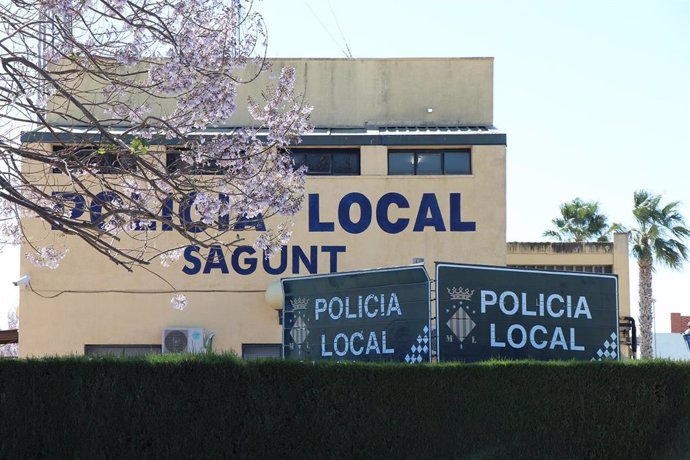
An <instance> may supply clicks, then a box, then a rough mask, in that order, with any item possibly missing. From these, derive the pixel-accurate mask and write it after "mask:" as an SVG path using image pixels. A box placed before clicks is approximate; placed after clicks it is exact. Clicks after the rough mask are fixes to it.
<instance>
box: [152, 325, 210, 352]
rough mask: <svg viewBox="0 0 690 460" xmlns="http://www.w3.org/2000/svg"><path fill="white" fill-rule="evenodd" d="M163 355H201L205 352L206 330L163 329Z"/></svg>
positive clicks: (194, 328)
mask: <svg viewBox="0 0 690 460" xmlns="http://www.w3.org/2000/svg"><path fill="white" fill-rule="evenodd" d="M161 343H162V347H163V353H200V352H202V351H203V350H204V330H203V329H202V328H200V327H176V328H170V329H163V340H162V342H161Z"/></svg>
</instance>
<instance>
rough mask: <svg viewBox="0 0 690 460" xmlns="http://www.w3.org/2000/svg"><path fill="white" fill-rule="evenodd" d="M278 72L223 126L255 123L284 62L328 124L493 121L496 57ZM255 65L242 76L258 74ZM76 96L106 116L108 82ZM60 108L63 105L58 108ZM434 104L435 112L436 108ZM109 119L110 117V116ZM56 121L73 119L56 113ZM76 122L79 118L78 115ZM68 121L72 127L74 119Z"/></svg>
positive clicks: (316, 65)
mask: <svg viewBox="0 0 690 460" xmlns="http://www.w3.org/2000/svg"><path fill="white" fill-rule="evenodd" d="M270 62H271V64H272V71H271V72H266V73H263V74H261V75H260V76H259V77H257V78H256V80H255V81H253V82H252V84H251V85H240V86H239V88H238V95H237V99H236V100H237V104H238V108H237V112H236V113H235V114H234V115H233V116H232V118H230V119H229V120H227V122H225V123H221V124H220V125H219V126H245V125H251V124H253V120H252V119H251V117H250V116H249V113H248V111H247V110H246V101H247V98H248V97H252V98H253V99H254V100H257V101H261V91H262V90H263V89H265V88H267V87H269V86H271V85H272V84H274V78H277V75H279V74H280V69H281V68H282V67H294V69H295V76H296V84H295V88H296V91H297V93H298V94H301V95H304V102H305V103H306V104H308V105H311V106H313V107H314V111H313V113H312V123H314V125H316V126H327V127H362V126H398V125H401V126H469V125H482V126H486V125H491V124H492V123H493V58H488V57H487V58H409V59H356V60H349V59H271V60H270ZM255 73H256V69H255V68H254V67H251V66H250V67H249V68H248V69H246V71H245V72H244V73H243V76H241V77H240V78H242V79H244V80H247V79H249V78H250V77H252V78H253V77H254V76H255ZM73 85H74V87H75V90H74V91H73V92H72V94H73V95H74V97H76V98H77V99H79V100H80V101H82V102H84V103H86V104H87V107H89V108H90V109H92V110H93V111H94V114H95V115H96V117H97V118H102V117H103V111H102V108H101V107H99V106H98V102H99V100H98V97H99V95H100V94H102V89H103V85H102V84H98V83H97V82H95V81H94V80H92V79H90V78H88V76H82V77H75V78H74V81H73ZM134 101H136V103H135V104H134V106H139V105H141V104H143V103H145V104H147V105H149V106H150V107H151V109H152V112H151V114H152V115H155V116H160V115H161V114H166V113H171V111H172V110H173V108H174V100H173V99H171V98H169V99H160V98H158V99H156V98H152V97H146V98H144V96H140V97H139V96H138V97H136V98H135V99H134ZM52 103H53V104H54V105H53V106H52V107H53V108H54V109H55V110H56V111H59V112H64V111H66V112H67V113H69V114H70V115H71V116H73V117H76V119H80V118H82V117H83V115H81V114H80V113H79V112H78V111H77V109H76V106H75V105H74V104H68V103H67V101H66V100H65V99H64V98H60V97H55V98H54V100H53V101H52ZM58 108H59V109H58ZM428 109H431V111H429V110H428ZM106 118H107V117H106ZM48 120H49V122H51V123H62V124H64V123H66V122H67V121H66V120H67V119H66V118H64V117H62V116H60V115H57V114H51V115H50V116H49V117H48ZM69 123H73V120H71V121H70V122H69ZM69 123H68V124H69Z"/></svg>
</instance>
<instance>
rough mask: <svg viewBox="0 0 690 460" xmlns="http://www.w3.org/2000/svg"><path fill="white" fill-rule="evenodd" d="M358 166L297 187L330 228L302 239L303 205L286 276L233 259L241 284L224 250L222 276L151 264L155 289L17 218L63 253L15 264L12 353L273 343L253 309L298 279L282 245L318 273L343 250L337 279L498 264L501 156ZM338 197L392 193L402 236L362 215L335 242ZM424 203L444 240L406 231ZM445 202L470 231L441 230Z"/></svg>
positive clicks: (481, 153) (368, 155)
mask: <svg viewBox="0 0 690 460" xmlns="http://www.w3.org/2000/svg"><path fill="white" fill-rule="evenodd" d="M362 157H363V161H362V175H361V176H328V177H309V179H308V186H307V194H318V195H319V220H320V221H321V222H333V223H334V227H335V229H334V231H333V232H313V231H309V225H308V212H309V207H308V205H307V203H305V207H304V208H303V210H302V211H301V212H300V213H299V214H298V215H297V216H296V217H295V218H294V224H295V226H294V233H293V237H292V239H291V241H290V243H289V244H288V247H287V256H288V257H287V270H286V271H285V273H284V274H282V275H268V274H267V273H266V272H265V271H264V269H263V268H262V257H261V255H260V254H258V253H257V254H254V255H248V254H244V255H243V256H242V257H241V258H240V259H239V265H240V266H241V267H243V268H246V267H247V266H249V265H248V264H252V263H254V262H255V263H256V264H257V265H258V266H259V268H257V270H256V271H255V272H254V273H253V274H251V275H240V274H237V273H236V272H235V271H234V270H233V268H232V267H231V266H230V265H231V263H230V260H231V257H232V254H231V252H230V251H226V252H225V257H226V260H227V262H228V265H229V266H230V267H229V273H227V274H224V273H222V272H221V270H220V269H215V270H212V271H211V273H208V274H204V273H197V274H195V275H187V274H185V273H183V272H182V267H183V266H185V265H187V266H191V263H189V262H185V261H184V260H182V259H181V260H180V261H178V262H177V263H176V264H174V265H173V266H172V267H170V268H167V269H166V268H163V267H161V266H160V265H159V264H158V263H154V264H152V265H151V267H150V269H151V270H152V271H153V272H155V273H156V274H157V275H160V277H162V278H164V279H165V281H163V280H162V279H161V278H159V277H157V276H155V275H154V274H152V273H150V272H148V271H146V270H143V269H135V271H134V272H133V273H128V272H126V271H124V270H123V269H121V268H118V267H116V266H115V265H113V264H112V263H111V262H109V261H108V260H107V259H105V258H104V257H102V256H99V255H97V254H95V253H94V252H93V251H92V250H90V249H89V248H88V247H86V245H85V244H84V243H82V242H79V241H78V240H77V239H76V238H74V237H63V236H61V235H60V234H58V233H57V232H53V231H51V230H50V229H49V228H47V227H46V226H45V225H44V224H43V223H41V222H39V221H37V220H27V221H26V222H25V223H26V231H27V232H28V234H29V235H31V236H32V237H33V238H34V240H39V241H43V242H45V243H46V244H48V243H50V242H53V241H54V242H55V243H56V244H57V245H58V246H60V245H63V244H64V246H65V247H67V248H68V249H69V252H68V255H67V257H66V258H65V259H64V260H63V263H62V264H61V266H60V268H59V269H57V270H50V269H47V268H37V267H35V266H33V265H31V264H30V263H29V262H28V261H26V260H23V261H22V267H21V270H22V273H23V274H30V275H31V285H32V288H33V291H31V290H23V291H22V292H21V296H20V304H21V321H22V335H21V344H20V353H21V355H22V356H33V355H44V354H56V353H57V354H67V353H76V354H80V353H83V352H84V345H88V344H157V343H160V340H161V331H162V329H164V328H167V327H176V326H189V327H202V328H204V329H205V330H207V331H213V332H215V334H216V336H215V339H214V346H215V348H216V350H233V351H236V352H238V353H239V352H241V347H242V344H243V343H279V342H280V340H281V335H280V330H281V329H280V326H279V324H278V315H277V312H276V310H274V309H273V307H272V306H270V305H268V304H267V302H266V300H265V299H264V291H265V290H266V288H267V287H268V286H269V285H270V284H271V283H272V282H275V281H277V280H279V279H280V278H281V277H283V276H293V275H305V274H308V271H307V270H306V269H305V267H304V264H302V263H300V264H297V266H296V267H295V266H294V265H293V255H292V254H293V251H294V246H299V247H300V248H302V250H304V251H305V252H306V253H307V254H309V249H310V246H315V247H316V248H317V249H316V250H317V252H318V260H317V264H318V272H319V273H327V272H329V270H330V268H331V267H330V264H331V259H330V257H331V256H330V254H329V253H328V252H324V247H328V246H343V247H344V248H345V252H342V253H340V254H338V257H337V270H338V271H347V270H356V269H366V268H375V267H388V266H399V265H406V264H409V263H411V262H412V259H413V258H415V257H421V258H424V259H425V261H426V264H427V270H428V271H429V273H433V268H434V266H433V262H434V261H437V260H443V261H457V262H466V263H482V264H492V265H504V264H505V262H506V259H505V257H506V254H505V225H506V223H505V196H506V192H505V147H503V146H493V147H491V146H481V147H474V148H473V149H472V159H473V174H472V175H471V176H383V175H382V172H384V171H385V170H386V167H385V165H386V164H387V154H386V149H385V148H381V147H363V148H362ZM350 192H359V193H362V194H363V195H364V196H366V197H367V199H368V200H369V201H370V202H371V203H372V207H373V208H374V210H375V206H376V203H377V201H378V199H379V198H380V197H381V196H383V195H384V194H385V193H388V192H398V193H400V194H402V195H403V196H405V197H406V199H407V200H408V201H409V203H410V208H409V209H397V208H396V207H395V206H392V207H390V208H389V212H388V217H389V219H390V220H391V221H394V220H397V219H398V218H409V219H410V223H409V225H408V227H407V228H406V229H405V230H404V231H402V232H400V233H397V234H389V233H386V232H384V231H383V230H381V228H379V226H378V224H377V223H376V222H375V217H374V221H373V222H372V223H371V225H370V227H369V228H368V229H367V230H365V231H364V232H362V233H359V234H351V233H347V232H345V231H344V230H343V229H342V226H341V225H340V224H339V222H338V216H337V209H338V204H339V203H340V200H341V199H342V198H343V196H345V195H346V194H347V193H350ZM424 193H432V194H434V195H435V197H436V200H437V202H438V204H439V208H440V210H441V214H442V216H443V220H444V223H445V227H446V231H437V229H435V228H434V227H428V226H427V227H425V228H424V230H423V231H418V232H415V231H413V224H414V222H415V219H416V217H417V213H418V208H419V204H420V201H421V199H422V195H423V194H424ZM450 193H460V194H461V196H462V208H461V217H462V220H463V221H472V222H476V228H477V230H476V231H475V232H452V231H449V228H450V223H449V219H450ZM358 213H359V211H358V208H357V207H356V206H355V207H354V208H353V209H352V210H351V213H350V215H351V218H352V219H353V220H358V219H359V215H358ZM374 216H375V212H374ZM269 223H270V221H269ZM235 236H236V235H235V234H234V233H233V234H232V235H228V237H232V238H234V237H235ZM239 236H240V237H241V238H245V239H246V244H249V245H251V244H252V243H253V241H254V239H255V238H256V236H257V233H256V232H254V231H245V232H239ZM151 243H152V244H155V245H157V247H159V248H164V249H167V248H168V247H173V246H174V245H179V244H181V242H180V241H177V240H175V238H174V236H173V235H172V234H170V232H158V234H157V235H154V239H153V240H152V241H151ZM122 244H126V243H124V242H123V243H122ZM23 249H24V250H25V251H28V250H29V248H27V247H24V248H23ZM200 255H201V256H203V257H205V256H206V255H208V250H206V249H201V250H200ZM276 257H278V256H276ZM279 264H280V262H279V260H278V259H276V260H274V261H272V262H271V265H272V266H273V267H277V266H279ZM168 283H169V284H168ZM170 285H172V286H174V288H175V289H177V290H179V291H180V292H185V293H187V295H188V298H189V306H188V307H187V309H186V310H184V311H177V310H174V309H172V308H171V306H170V303H169V301H170V298H171V296H172V294H171V293H170V292H165V293H160V294H156V293H151V292H150V291H152V290H160V291H170V290H171V286H170ZM80 291H88V292H80ZM98 291H101V292H98ZM112 291H123V292H112ZM194 291H203V292H194ZM212 291H226V292H212ZM230 291H232V292H230Z"/></svg>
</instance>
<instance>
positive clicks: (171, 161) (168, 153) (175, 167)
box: [165, 147, 227, 176]
mask: <svg viewBox="0 0 690 460" xmlns="http://www.w3.org/2000/svg"><path fill="white" fill-rule="evenodd" d="M184 151H189V149H185V148H182V147H172V148H166V149H165V171H166V172H167V173H168V174H175V173H178V172H179V174H191V175H197V176H220V175H223V174H225V170H226V169H227V168H221V167H219V166H218V165H217V164H216V160H210V161H208V162H207V164H208V167H207V168H208V169H207V168H206V167H203V166H201V167H200V166H196V165H189V164H187V163H185V162H183V161H182V158H181V156H182V152H184ZM175 157H177V158H175ZM178 163H179V164H181V165H182V167H180V165H179V164H178Z"/></svg>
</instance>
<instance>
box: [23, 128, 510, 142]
mask: <svg viewBox="0 0 690 460" xmlns="http://www.w3.org/2000/svg"><path fill="white" fill-rule="evenodd" d="M126 129H127V128H125V127H116V128H113V129H111V130H110V132H112V133H113V134H115V135H119V134H122V133H124V132H125V131H126ZM236 129H238V128H214V129H208V130H204V131H197V132H192V133H190V136H198V137H213V136H216V135H223V134H229V133H232V132H234V131H235V130H236ZM266 134H267V131H266V130H259V131H258V137H259V138H262V137H265V136H266ZM100 138H101V134H100V133H99V132H98V131H97V130H96V129H94V128H92V127H86V126H60V125H56V126H52V127H51V130H48V129H46V128H42V129H38V130H35V131H29V132H25V133H22V136H21V141H22V142H23V143H27V142H45V143H56V142H60V143H67V144H70V143H81V142H92V143H95V144H97V143H98V142H99V141H100ZM133 138H134V136H132V139H133ZM178 143H179V141H177V140H176V139H166V138H164V137H161V138H160V139H156V140H155V141H152V142H151V144H153V145H176V144H178ZM299 145H300V146H301V147H317V146H337V145H388V146H398V145H399V146H402V145H507V137H506V134H505V133H502V132H499V131H498V130H496V128H494V127H493V126H392V127H387V126H386V127H368V126H367V127H351V128H342V127H338V128H329V127H318V128H315V129H314V131H313V132H311V133H309V134H304V135H302V142H301V143H300V144H299Z"/></svg>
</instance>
